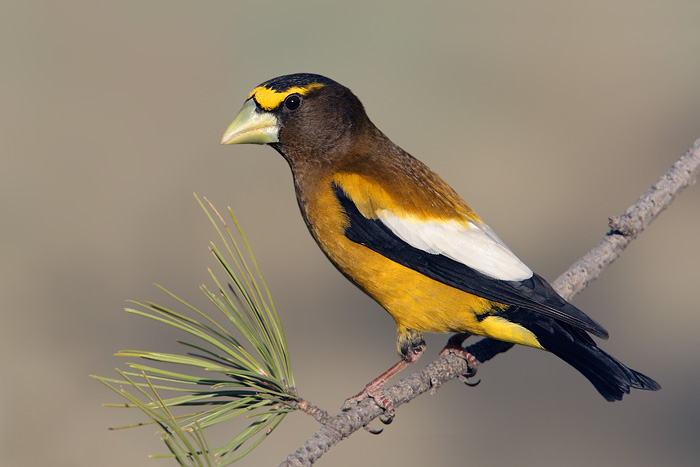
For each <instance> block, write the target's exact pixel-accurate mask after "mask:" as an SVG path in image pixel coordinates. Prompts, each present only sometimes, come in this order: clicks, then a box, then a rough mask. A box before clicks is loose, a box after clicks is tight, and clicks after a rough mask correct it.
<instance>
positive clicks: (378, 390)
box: [343, 347, 425, 424]
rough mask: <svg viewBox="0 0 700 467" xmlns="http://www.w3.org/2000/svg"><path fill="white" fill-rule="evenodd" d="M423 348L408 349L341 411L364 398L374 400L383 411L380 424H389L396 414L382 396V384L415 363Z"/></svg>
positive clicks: (353, 397) (348, 401) (346, 403)
mask: <svg viewBox="0 0 700 467" xmlns="http://www.w3.org/2000/svg"><path fill="white" fill-rule="evenodd" d="M424 348H425V347H423V348H420V349H419V350H415V349H409V350H408V352H407V354H406V356H405V357H404V358H402V359H401V360H399V361H398V362H397V363H396V364H395V365H394V366H392V367H391V368H389V369H388V370H386V371H385V372H384V373H382V374H381V375H379V376H378V377H376V378H375V379H373V380H372V381H370V382H369V383H368V384H367V386H365V389H363V390H362V392H360V393H359V394H356V395H354V396H352V397H350V398H349V399H347V400H346V401H345V403H344V404H343V410H348V409H349V408H350V406H352V405H353V404H355V403H357V402H359V401H361V400H362V399H364V398H365V397H370V398H372V399H374V402H375V403H376V404H377V405H378V406H379V407H381V408H382V409H384V415H385V416H386V419H384V420H382V422H383V423H386V424H389V423H391V420H392V419H393V418H394V414H395V413H396V411H395V409H394V405H393V404H392V403H391V402H390V401H389V399H387V397H386V394H384V390H383V389H382V388H383V386H384V384H386V382H387V381H389V378H391V377H392V376H394V375H395V374H396V373H398V372H399V371H401V370H403V369H404V368H406V367H407V366H408V365H410V364H412V363H416V362H417V361H418V359H419V358H420V356H421V355H422V354H423V350H424Z"/></svg>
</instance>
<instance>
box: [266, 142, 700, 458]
mask: <svg viewBox="0 0 700 467" xmlns="http://www.w3.org/2000/svg"><path fill="white" fill-rule="evenodd" d="M698 171H700V139H698V140H696V141H695V143H694V144H693V147H691V148H690V149H689V150H688V151H686V153H685V154H684V155H683V157H681V158H680V159H679V160H678V162H676V163H675V164H673V165H672V166H671V168H670V169H668V171H667V172H666V173H665V174H664V175H662V176H661V178H659V180H658V181H657V182H656V183H655V184H654V185H653V186H652V187H651V188H649V189H648V190H647V191H646V192H645V193H644V194H643V195H642V196H641V197H640V198H639V199H638V200H637V202H636V203H635V204H634V205H632V206H630V207H629V208H628V209H627V211H625V213H624V214H622V215H621V216H619V217H612V218H610V219H609V226H610V229H611V230H610V231H609V232H608V233H607V234H606V235H605V237H603V239H602V240H601V241H600V242H599V243H598V244H597V245H596V246H595V247H594V248H593V249H592V250H591V251H589V252H588V253H587V254H586V255H585V256H583V257H582V258H581V259H579V260H578V261H576V263H574V264H573V265H572V266H571V267H570V268H569V269H568V270H567V271H566V272H565V273H564V274H562V275H561V276H559V278H558V279H557V280H555V281H554V282H553V283H552V286H553V287H554V290H556V291H557V292H558V293H559V294H560V295H561V296H562V297H564V298H565V299H567V300H570V299H571V298H572V297H573V296H574V295H576V294H577V293H579V292H580V291H582V290H583V289H585V288H586V287H587V286H588V284H590V283H591V282H593V281H594V280H595V279H597V278H598V276H599V275H600V274H601V273H602V272H603V270H604V269H605V268H607V267H608V265H610V263H612V262H613V261H615V259H617V257H618V256H620V254H621V253H622V251H623V250H624V249H625V248H626V247H627V245H629V243H630V242H631V241H632V240H634V239H635V238H636V237H637V235H639V234H640V233H641V232H642V231H643V230H644V229H645V228H646V227H647V226H648V225H649V224H650V223H651V222H652V221H653V220H654V219H656V217H657V216H658V215H659V214H660V213H661V211H663V210H664V209H666V208H667V207H668V206H669V205H670V204H671V202H672V201H673V200H674V199H675V198H676V196H678V194H679V193H680V192H681V191H683V189H684V188H685V187H687V186H688V185H691V184H693V183H695V179H696V178H697V176H698ZM511 347H513V344H510V343H507V342H501V341H496V340H493V339H488V338H486V339H482V340H480V341H478V342H476V343H475V344H472V345H470V346H468V347H467V348H466V350H467V351H468V352H469V353H471V354H472V355H474V356H475V357H476V358H477V360H478V361H479V362H480V363H483V362H486V361H488V360H490V359H491V358H493V357H495V356H496V355H498V354H499V353H502V352H505V351H507V350H509V349H510V348H511ZM466 370H467V365H466V362H465V361H464V359H462V358H459V357H457V356H455V355H452V354H446V355H444V356H442V357H439V358H438V359H436V360H435V361H433V362H432V363H431V364H430V365H428V366H427V367H426V368H425V369H423V370H422V371H420V372H416V373H413V374H412V375H410V376H408V377H406V378H404V379H402V380H400V381H399V382H397V383H396V384H394V385H393V386H391V387H389V388H385V389H384V392H385V394H386V397H387V399H388V400H389V401H390V402H391V403H392V404H393V405H394V407H398V406H400V405H402V404H405V403H407V402H410V401H411V400H413V399H414V398H416V397H418V396H419V395H421V394H423V393H425V392H428V391H430V392H435V391H436V390H437V388H439V387H440V385H442V384H443V383H445V382H447V381H450V380H451V379H454V378H457V377H462V375H463V374H464V372H465V371H466ZM382 413H383V411H382V409H380V408H379V407H377V405H375V404H374V401H372V400H371V399H365V400H363V401H362V402H360V403H359V404H358V405H356V406H354V407H352V408H351V409H350V410H348V411H346V412H341V413H339V414H337V415H335V416H330V417H328V418H326V419H325V420H326V423H324V424H323V425H322V426H321V428H319V430H318V431H317V432H316V433H315V434H314V435H313V436H312V437H311V438H309V439H308V440H307V441H306V443H304V445H303V446H301V447H300V448H299V449H297V450H296V451H295V452H293V453H292V454H290V455H289V456H288V457H287V460H286V461H284V462H282V464H280V466H281V467H297V466H310V465H312V464H313V463H314V462H316V461H317V460H318V459H319V458H320V457H321V456H322V455H323V454H324V453H326V452H327V451H328V450H329V449H330V448H331V447H333V445H335V444H337V443H338V442H340V441H341V440H343V439H344V438H347V437H348V436H350V435H351V434H352V433H354V432H355V431H357V430H359V429H360V428H363V427H366V426H367V425H368V424H369V423H370V422H371V421H372V420H373V419H374V418H376V417H377V416H379V415H381V414H382Z"/></svg>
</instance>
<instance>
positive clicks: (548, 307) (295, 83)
mask: <svg viewBox="0 0 700 467" xmlns="http://www.w3.org/2000/svg"><path fill="white" fill-rule="evenodd" d="M221 144H225V145H229V144H266V145H269V146H271V147H272V148H273V149H275V150H276V151H277V152H278V153H279V154H281V155H282V157H283V158H284V159H285V160H286V161H287V163H288V165H289V167H290V168H291V172H292V176H293V180H294V189H295V193H296V198H297V202H298V205H299V208H300V211H301V214H302V217H303V219H304V222H305V223H306V226H307V227H308V230H309V232H310V233H311V235H312V237H313V238H314V240H315V241H316V243H317V244H318V246H319V247H320V249H321V250H322V251H323V253H324V254H325V255H326V256H327V258H328V259H329V260H330V261H331V263H333V265H334V266H335V267H336V268H337V269H338V270H339V271H340V272H341V273H342V274H343V275H344V276H345V277H346V278H347V279H349V280H350V281H351V282H352V283H354V284H355V285H356V286H357V287H359V288H360V289H361V290H362V291H364V292H365V293H366V294H367V295H369V296H370V297H371V298H373V299H374V300H375V301H376V302H378V303H379V305H381V306H382V307H383V308H384V309H385V310H386V311H387V312H388V313H389V315H391V317H392V318H393V319H394V321H395V322H396V326H397V333H396V336H397V337H396V343H397V351H398V353H399V356H400V360H399V361H398V363H396V364H395V365H393V366H392V367H391V368H389V369H388V370H387V371H386V372H384V373H383V374H381V375H380V376H379V377H377V378H375V379H374V380H372V381H371V382H370V383H368V384H367V385H366V386H365V388H364V390H362V391H361V392H360V393H359V394H357V395H356V396H353V397H351V398H349V399H348V400H347V401H346V402H345V404H344V406H343V408H344V409H347V408H349V407H350V406H351V405H352V404H354V403H357V402H358V401H360V400H362V399H364V398H372V399H373V400H374V402H375V403H376V404H377V405H378V406H379V407H381V408H382V409H383V410H384V415H385V416H386V417H387V418H388V419H389V420H391V418H392V417H393V416H394V414H395V408H394V407H393V405H392V404H391V402H390V401H389V400H388V399H387V397H386V395H385V394H384V391H383V389H382V388H383V386H384V384H385V383H386V382H387V381H388V379H389V378H390V377H392V376H393V375H395V374H396V373H398V372H399V371H400V370H402V369H403V368H405V367H406V366H408V365H410V364H412V363H414V362H416V361H417V360H418V358H419V357H420V356H421V355H422V354H423V352H424V350H425V347H426V344H425V340H424V338H423V333H426V332H430V333H455V335H454V336H453V337H452V338H450V340H449V341H448V344H447V346H446V347H445V349H443V352H451V353H455V354H457V355H458V356H460V357H462V358H464V359H465V360H467V365H468V366H467V367H468V369H469V371H468V374H473V373H474V371H475V368H476V365H477V364H478V363H479V362H478V361H477V360H476V358H475V357H474V356H472V355H471V354H469V353H468V352H467V351H466V350H465V349H463V348H462V347H461V343H462V342H463V340H464V339H465V338H466V337H468V336H469V335H478V336H484V337H489V338H492V339H497V340H500V341H505V342H511V343H514V344H520V345H525V346H529V347H534V348H538V349H542V350H545V351H548V352H550V353H552V354H554V355H556V356H557V357H559V358H561V359H562V360H564V361H565V362H566V363H568V364H569V365H571V366H573V367H574V368H575V369H576V370H578V371H579V372H580V373H581V374H583V376H585V377H586V378H587V379H588V380H589V381H590V382H591V383H592V384H593V386H594V387H595V389H597V390H598V392H599V393H600V394H601V395H602V396H603V397H604V398H605V399H606V400H608V401H617V400H621V399H622V396H623V394H629V392H630V389H631V388H636V389H642V390H650V391H655V390H658V389H660V388H661V386H660V385H659V384H658V383H657V382H656V381H654V380H653V379H651V378H649V377H648V376H645V375H643V374H641V373H639V372H637V371H635V370H632V369H630V368H628V367H627V366H625V365H624V364H622V363H621V362H619V361H618V360H616V359H615V358H614V357H612V356H611V355H609V354H608V353H606V352H605V351H603V350H602V349H600V348H599V347H598V346H597V344H596V343H595V341H594V340H593V339H592V337H591V335H594V336H597V337H599V338H602V339H607V338H608V332H607V331H606V330H605V329H604V328H603V327H602V326H601V325H600V324H598V323H597V322H596V321H594V320H593V319H591V318H590V317H588V316H587V315H586V314H584V313H583V312H582V311H581V310H579V309H578V308H576V307H575V306H574V305H572V304H571V303H569V302H568V301H567V300H565V299H564V298H562V297H561V296H560V295H559V294H557V292H556V291H554V289H553V288H552V287H551V286H550V284H549V283H548V282H547V281H546V280H545V279H544V278H542V277H541V276H539V275H538V274H536V273H534V272H533V271H532V270H531V269H530V268H529V267H528V266H527V265H525V264H524V263H523V262H522V261H521V260H520V259H519V258H518V257H517V256H516V255H515V254H514V253H513V252H512V251H511V250H510V249H509V248H508V247H507V246H506V244H505V243H504V242H503V241H502V240H501V239H500V238H499V237H498V235H496V233H495V232H494V231H493V230H492V229H491V228H490V227H489V226H488V225H487V224H486V223H485V222H484V221H482V220H481V218H480V217H479V216H478V215H477V214H476V212H475V211H474V210H473V209H472V208H471V207H469V205H467V203H466V202H465V201H463V200H462V198H461V197H460V196H459V195H458V194H457V192H456V191H455V190H454V189H453V188H452V187H450V186H449V185H448V184H447V183H446V182H445V181H444V180H443V179H442V178H441V177H440V176H439V175H437V174H436V173H435V172H433V171H432V170H431V169H430V168H429V167H428V166H427V165H425V164H424V163H422V162H421V161H419V160H418V159H416V158H415V157H413V156H411V155H410V154H409V153H408V152H406V151H404V150H403V149H401V148H400V147H399V146H398V145H396V144H395V143H393V142H392V141H391V140H390V139H389V138H388V137H387V136H386V135H385V134H384V133H383V132H381V131H380V130H379V129H378V128H377V127H376V126H375V125H374V124H373V123H372V122H371V120H370V119H369V117H368V116H367V113H366V112H365V109H364V106H363V105H362V103H361V102H360V100H359V99H358V98H357V97H356V96H355V94H353V92H352V91H351V90H350V89H348V88H347V87H345V86H343V85H341V84H339V83H338V82H336V81H334V80H332V79H330V78H327V77H325V76H322V75H318V74H312V73H297V74H290V75H284V76H279V77H276V78H273V79H271V80H268V81H265V82H263V83H262V84H260V85H259V86H257V87H255V88H254V89H253V90H252V91H251V92H250V93H249V94H248V97H247V98H246V99H245V101H244V104H243V107H242V109H241V110H240V112H239V113H238V114H237V115H236V116H235V118H234V120H233V121H232V122H231V124H230V125H229V126H228V128H227V129H226V130H225V132H224V135H223V137H222V140H221ZM443 352H441V353H443Z"/></svg>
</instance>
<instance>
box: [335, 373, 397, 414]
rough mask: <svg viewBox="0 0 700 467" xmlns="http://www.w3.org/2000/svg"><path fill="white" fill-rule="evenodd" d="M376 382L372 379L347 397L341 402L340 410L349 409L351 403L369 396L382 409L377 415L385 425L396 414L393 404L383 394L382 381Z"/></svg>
mask: <svg viewBox="0 0 700 467" xmlns="http://www.w3.org/2000/svg"><path fill="white" fill-rule="evenodd" d="M377 383H378V382H377V381H372V382H371V383H369V384H368V385H367V386H365V388H364V389H363V390H362V392H360V393H359V394H356V395H354V396H352V397H350V398H348V399H347V400H346V401H345V402H344V403H343V407H342V410H349V409H350V407H352V406H353V405H355V404H357V403H359V402H361V401H362V400H364V399H366V398H369V399H372V400H373V401H374V403H375V404H377V406H378V407H379V408H381V409H383V410H384V415H383V416H380V417H379V419H380V420H381V421H382V423H384V424H385V425H388V424H389V423H391V422H392V421H393V419H394V415H396V410H395V409H394V404H392V403H391V401H389V399H387V397H386V394H384V390H383V389H382V386H383V385H384V382H383V381H380V382H379V384H377Z"/></svg>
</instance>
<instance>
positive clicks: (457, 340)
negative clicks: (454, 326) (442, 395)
mask: <svg viewBox="0 0 700 467" xmlns="http://www.w3.org/2000/svg"><path fill="white" fill-rule="evenodd" d="M470 335H471V334H469V333H468V332H461V333H458V334H454V335H453V336H452V337H450V338H449V340H448V341H447V344H446V345H445V347H444V348H443V349H442V350H441V351H440V355H445V354H446V353H451V354H453V355H457V356H458V357H461V358H463V359H464V360H466V362H467V372H466V373H464V374H463V375H462V376H461V377H460V381H462V382H463V383H465V384H466V385H468V386H476V385H477V384H479V382H478V381H477V382H476V383H470V382H469V381H467V378H470V377H472V376H474V375H475V374H476V367H477V366H479V363H480V362H479V360H477V359H476V357H475V356H474V355H472V354H470V353H469V352H467V351H466V350H464V348H463V347H462V343H463V342H464V340H465V339H466V338H467V337H469V336H470Z"/></svg>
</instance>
